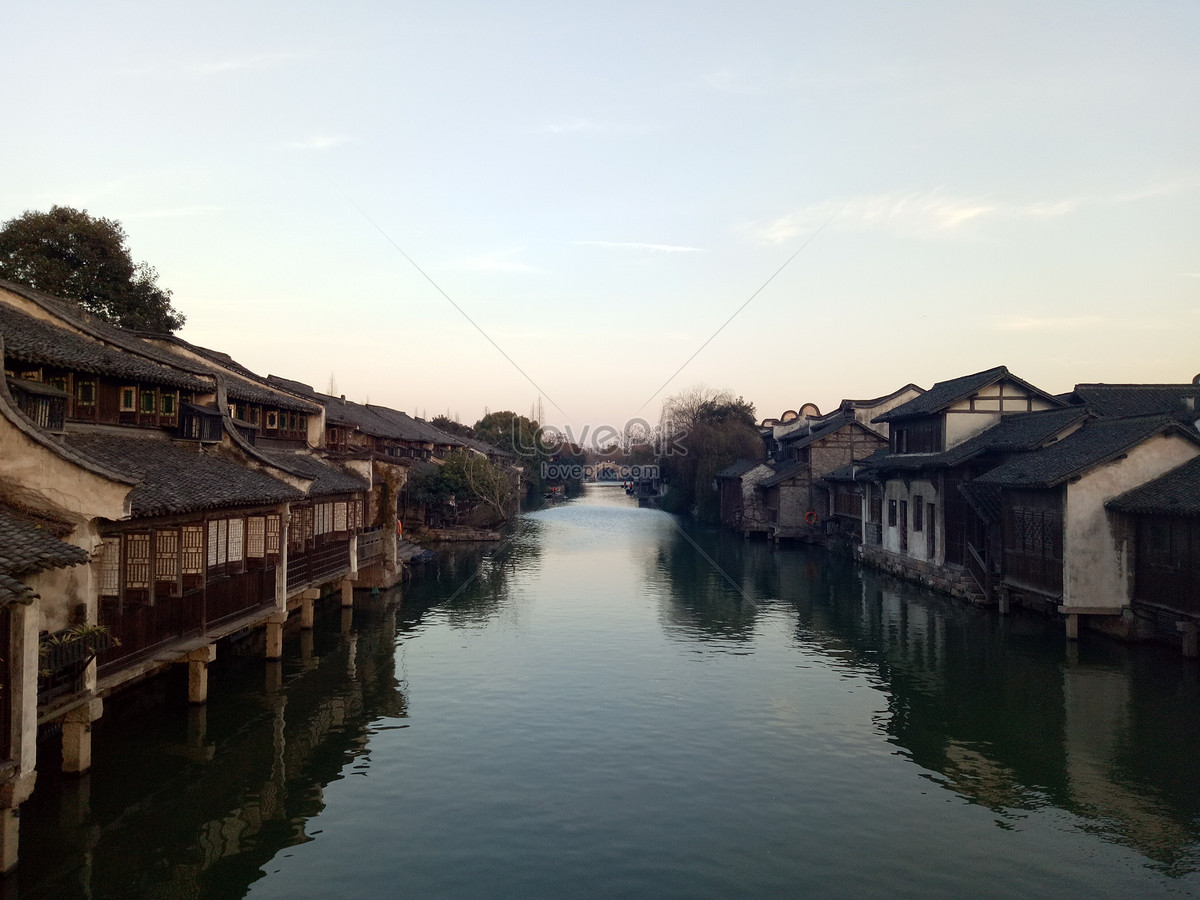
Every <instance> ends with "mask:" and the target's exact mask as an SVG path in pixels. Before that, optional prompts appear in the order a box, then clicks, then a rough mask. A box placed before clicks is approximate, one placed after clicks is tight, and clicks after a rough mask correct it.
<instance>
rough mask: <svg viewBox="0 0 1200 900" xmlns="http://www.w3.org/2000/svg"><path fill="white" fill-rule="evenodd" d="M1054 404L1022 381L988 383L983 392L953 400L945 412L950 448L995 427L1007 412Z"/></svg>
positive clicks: (947, 439) (1027, 410)
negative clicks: (1028, 388)
mask: <svg viewBox="0 0 1200 900" xmlns="http://www.w3.org/2000/svg"><path fill="white" fill-rule="evenodd" d="M1053 408H1054V404H1052V403H1050V402H1049V401H1048V400H1044V399H1043V398H1041V397H1038V396H1036V395H1034V394H1031V393H1030V392H1029V391H1028V390H1026V389H1025V388H1023V387H1021V386H1020V385H1018V384H1016V383H1014V382H1012V381H1009V380H1007V379H1005V380H1002V381H999V382H997V383H996V384H993V385H992V386H991V387H986V388H984V389H983V390H981V391H980V392H979V393H977V394H975V395H974V396H972V397H968V398H966V399H964V400H959V401H958V402H957V403H953V404H951V405H950V406H949V407H948V408H947V409H946V412H945V416H946V446H945V449H947V450H949V449H950V448H951V447H955V446H957V445H958V444H961V443H962V442H963V441H965V440H966V439H967V438H972V437H974V436H975V435H977V434H979V433H980V432H982V431H985V430H986V429H988V428H991V427H992V426H993V425H995V424H996V423H997V422H999V421H1000V416H1001V415H1003V414H1004V413H1014V412H1033V411H1036V410H1042V409H1053Z"/></svg>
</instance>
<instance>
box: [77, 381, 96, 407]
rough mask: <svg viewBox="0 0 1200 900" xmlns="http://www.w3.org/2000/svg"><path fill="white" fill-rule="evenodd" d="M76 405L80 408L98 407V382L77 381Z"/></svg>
mask: <svg viewBox="0 0 1200 900" xmlns="http://www.w3.org/2000/svg"><path fill="white" fill-rule="evenodd" d="M75 403H76V404H77V405H79V406H95V405H96V382H94V381H77V382H75Z"/></svg>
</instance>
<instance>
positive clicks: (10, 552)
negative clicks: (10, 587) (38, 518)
mask: <svg viewBox="0 0 1200 900" xmlns="http://www.w3.org/2000/svg"><path fill="white" fill-rule="evenodd" d="M87 560H88V555H87V553H86V552H85V551H84V550H83V549H82V548H80V547H76V546H75V545H74V544H68V543H66V542H64V541H61V540H59V539H58V536H57V535H55V534H54V533H53V532H52V531H51V530H50V529H48V528H45V527H43V526H42V525H40V524H38V523H36V522H31V521H29V520H27V519H25V518H23V517H20V516H17V515H14V514H13V513H11V512H8V511H7V510H0V572H2V573H4V574H5V575H32V574H34V573H35V572H43V571H45V570H46V569H58V568H62V567H64V566H77V565H79V564H80V563H85V562H87Z"/></svg>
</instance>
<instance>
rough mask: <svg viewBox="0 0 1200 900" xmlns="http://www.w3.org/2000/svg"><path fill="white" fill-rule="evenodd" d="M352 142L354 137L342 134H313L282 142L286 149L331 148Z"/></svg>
mask: <svg viewBox="0 0 1200 900" xmlns="http://www.w3.org/2000/svg"><path fill="white" fill-rule="evenodd" d="M353 142H354V138H352V137H348V136H347V135H344V134H315V135H313V136H312V137H306V138H302V139H300V140H298V141H290V142H288V143H287V144H284V147H285V148H286V149H288V150H331V149H333V148H334V147H340V146H342V145H343V144H350V143H353Z"/></svg>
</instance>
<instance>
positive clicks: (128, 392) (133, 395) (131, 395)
mask: <svg viewBox="0 0 1200 900" xmlns="http://www.w3.org/2000/svg"><path fill="white" fill-rule="evenodd" d="M121 412H137V388H135V387H123V388H121Z"/></svg>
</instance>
